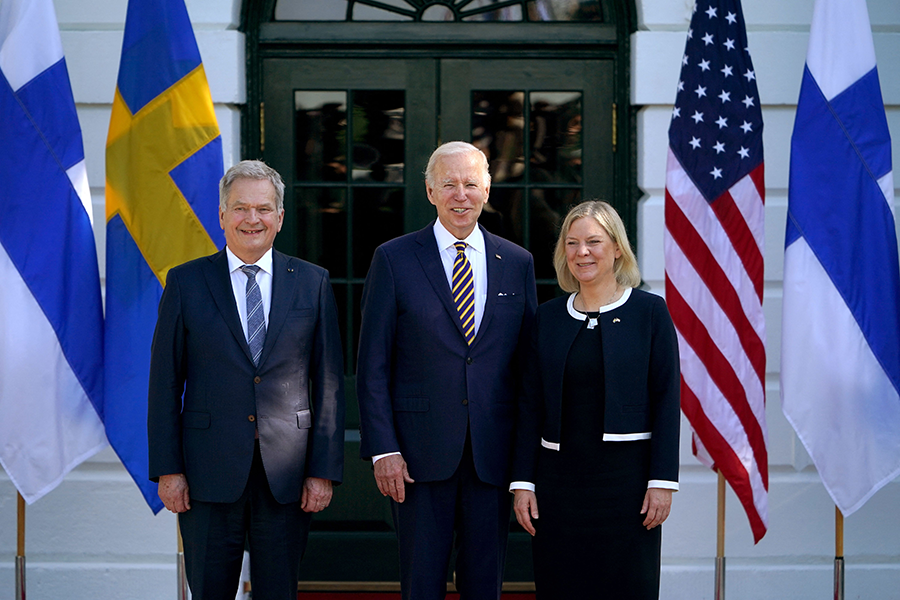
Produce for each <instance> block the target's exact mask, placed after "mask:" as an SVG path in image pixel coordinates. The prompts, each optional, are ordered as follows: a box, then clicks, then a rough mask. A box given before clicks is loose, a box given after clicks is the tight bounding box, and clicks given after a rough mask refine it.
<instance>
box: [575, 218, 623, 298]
mask: <svg viewBox="0 0 900 600" xmlns="http://www.w3.org/2000/svg"><path fill="white" fill-rule="evenodd" d="M620 256H622V251H621V250H620V249H619V245H618V244H616V243H614V242H613V241H612V239H610V237H609V234H608V233H607V232H606V230H605V229H603V227H601V226H600V223H598V222H597V220H596V219H594V218H593V217H581V218H580V219H576V220H575V221H574V222H573V223H572V225H571V226H570V227H569V233H568V234H566V264H567V265H568V267H569V272H570V273H571V274H572V276H573V277H575V279H577V280H578V282H579V283H580V284H581V285H582V286H593V285H609V284H610V283H612V282H615V279H616V275H615V270H614V267H615V264H616V259H617V258H619V257H620Z"/></svg>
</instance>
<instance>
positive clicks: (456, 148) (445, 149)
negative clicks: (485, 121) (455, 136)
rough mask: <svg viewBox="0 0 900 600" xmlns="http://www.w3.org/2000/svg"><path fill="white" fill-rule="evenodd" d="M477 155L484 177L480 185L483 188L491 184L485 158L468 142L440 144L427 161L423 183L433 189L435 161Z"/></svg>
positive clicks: (482, 153)
mask: <svg viewBox="0 0 900 600" xmlns="http://www.w3.org/2000/svg"><path fill="white" fill-rule="evenodd" d="M476 153H477V154H478V156H480V157H481V167H482V170H483V172H484V176H483V177H482V181H481V182H482V183H483V184H484V185H485V186H488V185H490V184H491V173H490V165H489V164H488V159H487V156H485V155H484V152H482V151H481V150H479V149H478V148H476V147H475V146H473V145H472V144H470V143H468V142H447V143H446V144H442V145H440V146H438V149H437V150H435V151H434V152H432V153H431V158H429V159H428V166H427V167H425V181H426V183H428V185H429V186H430V187H434V183H435V181H434V170H435V168H436V166H437V161H438V160H440V159H441V158H444V157H445V156H453V155H455V154H476Z"/></svg>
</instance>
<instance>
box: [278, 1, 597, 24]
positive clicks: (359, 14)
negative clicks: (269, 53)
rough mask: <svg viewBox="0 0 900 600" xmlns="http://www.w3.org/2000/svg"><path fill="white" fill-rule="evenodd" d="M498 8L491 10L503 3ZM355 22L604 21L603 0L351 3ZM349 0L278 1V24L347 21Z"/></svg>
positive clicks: (352, 18)
mask: <svg viewBox="0 0 900 600" xmlns="http://www.w3.org/2000/svg"><path fill="white" fill-rule="evenodd" d="M501 2H502V3H503V4H505V6H501V7H499V8H495V9H491V7H492V6H494V5H496V4H500V3H501ZM349 5H350V7H351V13H352V15H351V20H353V21H412V20H421V21H455V20H457V19H461V20H463V21H507V22H520V21H522V19H523V8H522V6H523V5H525V6H526V9H525V10H526V11H527V15H528V20H529V21H577V22H582V23H584V22H597V21H603V10H602V7H601V6H600V0H518V1H516V0H513V1H512V2H510V0H470V1H465V0H456V1H455V2H452V3H450V2H448V3H447V4H442V3H435V4H432V5H431V6H428V7H427V8H426V9H425V10H424V11H422V12H421V13H420V12H418V11H419V9H420V7H421V5H422V2H421V1H419V0H349ZM347 7H348V0H277V2H276V3H275V20H276V21H345V20H347Z"/></svg>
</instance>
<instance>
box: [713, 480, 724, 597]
mask: <svg viewBox="0 0 900 600" xmlns="http://www.w3.org/2000/svg"><path fill="white" fill-rule="evenodd" d="M717 473H718V474H719V483H718V497H719V502H718V504H719V508H718V519H717V521H718V522H717V524H716V596H715V598H716V600H725V476H724V475H722V470H721V469H719V470H717Z"/></svg>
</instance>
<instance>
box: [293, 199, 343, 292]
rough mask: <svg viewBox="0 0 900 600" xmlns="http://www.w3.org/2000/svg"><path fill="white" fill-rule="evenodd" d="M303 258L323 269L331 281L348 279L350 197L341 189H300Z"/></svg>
mask: <svg viewBox="0 0 900 600" xmlns="http://www.w3.org/2000/svg"><path fill="white" fill-rule="evenodd" d="M294 198H295V201H296V203H297V213H298V214H297V217H298V218H297V227H298V232H297V233H298V236H297V239H298V240H299V241H300V251H299V252H298V254H299V256H300V258H302V259H304V260H308V261H309V262H311V263H314V264H317V265H320V266H322V267H324V268H326V269H328V272H329V273H330V274H331V277H332V278H341V277H346V276H347V200H346V198H347V195H346V192H345V190H343V189H341V188H297V189H295V191H294Z"/></svg>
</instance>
